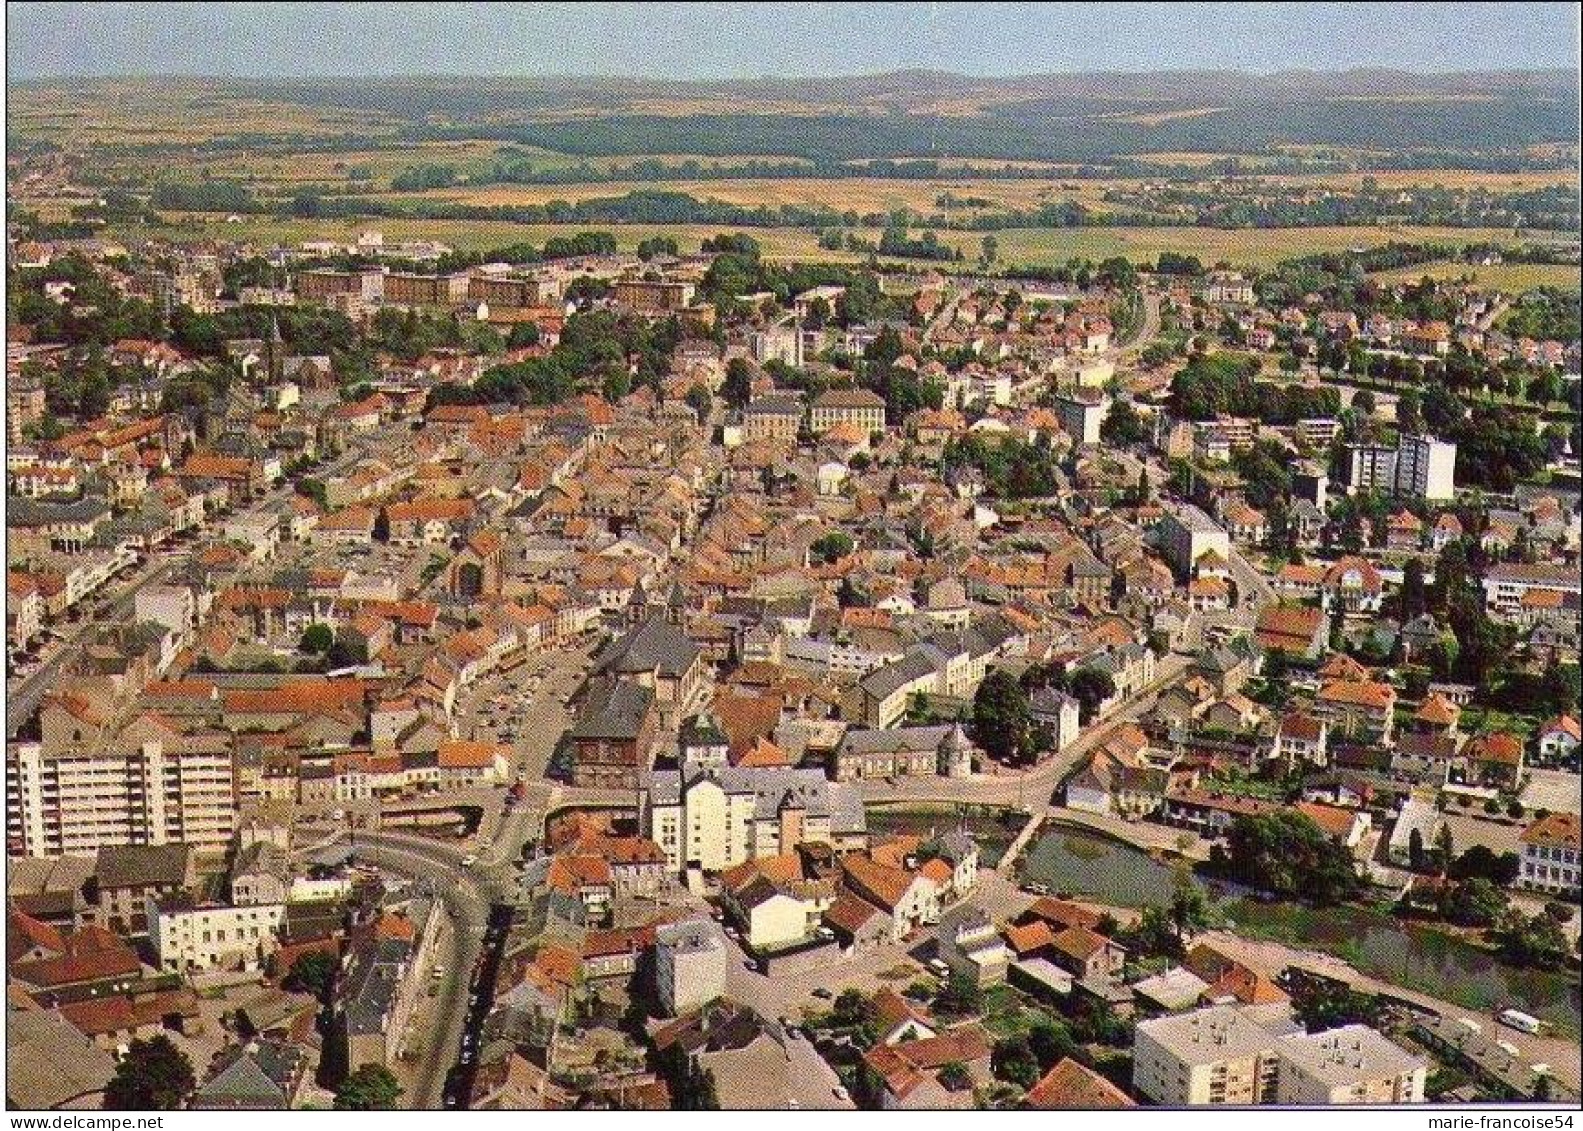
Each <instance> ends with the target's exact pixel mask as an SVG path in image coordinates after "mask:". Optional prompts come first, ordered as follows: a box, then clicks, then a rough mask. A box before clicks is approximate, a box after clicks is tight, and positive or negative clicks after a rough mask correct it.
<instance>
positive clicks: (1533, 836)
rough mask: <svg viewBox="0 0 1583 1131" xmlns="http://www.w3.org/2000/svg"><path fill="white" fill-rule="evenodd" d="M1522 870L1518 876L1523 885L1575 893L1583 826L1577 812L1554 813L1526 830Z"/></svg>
mask: <svg viewBox="0 0 1583 1131" xmlns="http://www.w3.org/2000/svg"><path fill="white" fill-rule="evenodd" d="M1521 845H1522V870H1521V871H1520V872H1519V873H1518V879H1519V880H1521V881H1522V885H1523V887H1526V888H1533V889H1534V890H1536V891H1543V892H1553V893H1555V894H1557V895H1569V896H1576V895H1577V893H1578V886H1579V879H1580V877H1583V866H1580V862H1579V861H1580V849H1583V827H1580V824H1579V819H1578V815H1577V814H1576V813H1551V814H1549V815H1548V816H1545V817H1541V818H1540V819H1539V820H1537V821H1535V822H1534V823H1533V824H1531V825H1529V826H1528V827H1527V828H1526V829H1524V830H1523V835H1522V838H1521Z"/></svg>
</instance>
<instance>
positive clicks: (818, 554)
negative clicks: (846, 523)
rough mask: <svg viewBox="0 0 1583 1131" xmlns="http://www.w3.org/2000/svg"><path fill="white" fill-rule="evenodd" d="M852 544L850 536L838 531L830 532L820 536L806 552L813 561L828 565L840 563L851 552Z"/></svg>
mask: <svg viewBox="0 0 1583 1131" xmlns="http://www.w3.org/2000/svg"><path fill="white" fill-rule="evenodd" d="M853 545H854V543H853V542H852V537H851V535H849V534H847V533H845V532H844V531H840V530H832V531H831V532H830V533H828V534H825V535H822V536H821V537H820V538H818V539H817V540H816V541H815V542H814V543H813V545H811V546H809V547H808V552H809V554H811V555H812V556H813V557H814V559H815V560H817V561H821V562H824V563H826V564H829V563H831V562H836V561H840V560H841V559H842V558H844V557H846V556H847V555H848V554H850V553H851V552H852V549H853Z"/></svg>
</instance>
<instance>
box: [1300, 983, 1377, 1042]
mask: <svg viewBox="0 0 1583 1131" xmlns="http://www.w3.org/2000/svg"><path fill="white" fill-rule="evenodd" d="M1380 1012H1381V1010H1380V1001H1379V998H1378V997H1376V996H1375V995H1374V994H1365V993H1359V992H1358V991H1357V990H1354V989H1353V988H1352V987H1351V986H1346V985H1339V984H1337V983H1335V982H1331V981H1329V980H1328V979H1323V978H1299V979H1297V980H1296V981H1295V983H1294V984H1293V986H1292V1013H1293V1014H1294V1015H1295V1016H1296V1017H1297V1019H1298V1020H1299V1021H1301V1022H1302V1023H1303V1026H1304V1028H1306V1029H1307V1030H1308V1031H1309V1032H1310V1033H1322V1032H1325V1031H1326V1030H1328V1029H1339V1028H1341V1027H1342V1026H1343V1025H1375V1024H1378V1023H1379V1020H1380Z"/></svg>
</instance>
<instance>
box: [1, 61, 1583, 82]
mask: <svg viewBox="0 0 1583 1131" xmlns="http://www.w3.org/2000/svg"><path fill="white" fill-rule="evenodd" d="M6 69H7V77H6V85H7V87H11V86H16V85H21V84H25V83H47V82H95V81H100V82H104V81H115V80H140V81H153V82H160V81H186V82H227V81H239V80H248V81H254V82H301V81H323V80H327V79H328V80H348V81H350V80H358V81H364V82H366V81H369V80H376V81H388V80H392V79H479V78H489V79H518V80H524V81H539V82H546V81H547V82H607V83H617V84H627V85H637V84H642V83H658V84H662V85H668V86H707V85H710V84H718V83H769V82H817V81H820V80H841V79H880V78H892V77H899V76H904V75H919V76H934V77H938V78H945V79H965V80H971V81H981V82H1027V81H1031V80H1037V79H1052V78H1102V77H1125V78H1140V77H1145V76H1149V75H1221V76H1240V77H1244V78H1261V79H1270V78H1278V77H1280V76H1283V75H1325V76H1337V77H1340V76H1345V75H1365V74H1373V75H1402V76H1412V77H1463V78H1497V77H1502V76H1522V75H1556V76H1560V75H1571V76H1573V77H1574V78H1576V77H1578V76H1580V75H1583V68H1579V67H1577V66H1574V67H1560V66H1535V67H1522V66H1508V67H1497V68H1469V69H1464V68H1457V67H1454V66H1448V67H1436V66H1429V65H1411V64H1392V65H1374V66H1357V67H1279V68H1275V69H1272V70H1258V69H1251V68H1235V67H1150V68H1145V69H1139V70H1120V69H1115V68H1109V69H1096V70H1070V71H1029V72H1022V73H1005V74H996V73H973V72H968V71H950V70H942V69H939V68H935V67H894V68H889V69H886V70H876V71H840V72H830V71H824V72H805V73H765V74H757V75H744V74H735V75H716V76H712V77H700V78H674V77H669V76H664V75H632V74H630V73H622V74H617V73H600V72H597V71H584V72H567V71H556V72H544V73H541V74H525V73H522V72H518V71H366V72H351V71H333V72H332V71H326V72H323V73H302V74H286V73H276V72H271V73H222V72H213V73H205V74H182V73H180V72H168V71H117V72H110V73H87V72H81V71H60V72H51V73H47V74H45V73H40V74H34V75H26V76H20V77H16V78H13V77H12V76H11V75H10V67H9V66H8V67H7V68H6Z"/></svg>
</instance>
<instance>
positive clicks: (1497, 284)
mask: <svg viewBox="0 0 1583 1131" xmlns="http://www.w3.org/2000/svg"><path fill="white" fill-rule="evenodd" d="M1425 275H1427V276H1429V277H1430V278H1431V279H1463V278H1468V279H1472V280H1473V281H1474V282H1475V283H1479V284H1481V285H1483V286H1486V287H1494V288H1496V289H1498V290H1503V291H1511V292H1513V293H1518V292H1522V291H1527V290H1532V289H1534V288H1535V287H1564V288H1567V289H1570V290H1577V289H1578V268H1576V267H1574V266H1570V265H1568V264H1564V263H1502V264H1499V265H1498V266H1494V267H1477V266H1474V265H1473V264H1471V263H1452V262H1449V261H1446V260H1440V261H1438V262H1435V263H1420V264H1418V265H1417V266H1414V267H1398V268H1396V269H1395V270H1394V271H1379V272H1376V273H1375V274H1374V276H1373V277H1374V278H1376V279H1379V280H1380V281H1381V282H1387V283H1416V282H1417V281H1418V280H1419V279H1422V278H1423V277H1424V276H1425Z"/></svg>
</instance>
